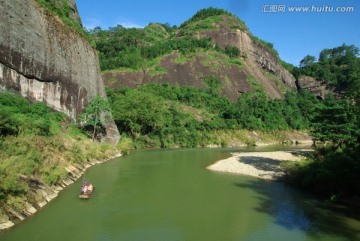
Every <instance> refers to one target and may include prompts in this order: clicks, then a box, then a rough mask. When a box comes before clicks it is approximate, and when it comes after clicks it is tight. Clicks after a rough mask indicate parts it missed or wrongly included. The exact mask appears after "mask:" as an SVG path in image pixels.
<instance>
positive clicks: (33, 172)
mask: <svg viewBox="0 0 360 241" xmlns="http://www.w3.org/2000/svg"><path fill="white" fill-rule="evenodd" d="M0 113H1V115H0V209H2V210H6V209H8V208H12V209H14V210H17V211H22V208H23V207H24V205H25V203H26V202H31V200H38V199H39V197H38V196H37V194H36V192H34V190H33V189H34V185H35V186H36V185H37V184H36V183H40V184H41V185H57V184H59V182H61V180H63V179H64V178H67V177H68V175H69V173H68V171H66V167H68V166H69V165H72V164H77V165H78V164H82V163H83V164H85V163H86V162H88V161H89V160H102V159H105V158H107V157H109V156H111V155H113V154H114V153H115V152H116V151H117V150H116V147H115V146H111V145H107V144H97V143H93V142H92V141H91V140H89V139H88V138H87V136H86V134H85V133H84V132H83V131H82V130H81V129H79V128H77V127H76V126H75V125H74V124H73V123H71V122H70V121H69V120H68V119H67V118H66V117H65V116H64V115H63V114H60V113H58V112H55V111H52V110H51V108H49V107H47V106H46V105H45V104H44V103H30V102H29V101H27V100H26V99H24V98H22V97H21V96H18V95H15V94H13V93H9V92H0ZM40 199H41V198H40Z"/></svg>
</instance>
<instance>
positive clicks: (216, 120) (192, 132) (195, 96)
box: [107, 76, 318, 148]
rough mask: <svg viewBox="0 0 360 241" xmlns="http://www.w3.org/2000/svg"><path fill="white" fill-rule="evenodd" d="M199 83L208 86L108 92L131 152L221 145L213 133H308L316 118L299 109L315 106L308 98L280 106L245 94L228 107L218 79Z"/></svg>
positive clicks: (291, 99)
mask: <svg viewBox="0 0 360 241" xmlns="http://www.w3.org/2000/svg"><path fill="white" fill-rule="evenodd" d="M203 81H204V83H205V85H206V86H207V87H206V88H205V89H203V90H199V89H196V88H195V87H190V86H187V87H179V86H172V85H169V84H147V85H143V86H141V87H138V88H136V89H130V88H125V87H124V88H118V89H107V94H108V97H109V102H110V105H111V108H112V110H113V117H114V120H115V123H116V124H117V126H118V128H119V130H120V132H121V133H123V135H124V136H126V137H128V138H131V139H132V140H133V145H134V147H135V148H139V147H173V146H179V147H198V146H206V145H209V144H219V143H218V141H214V140H215V139H214V135H213V133H215V132H217V133H219V132H224V133H225V132H227V131H229V130H233V131H236V130H242V129H246V130H257V131H263V132H272V131H282V130H304V129H307V128H309V126H310V122H309V121H310V117H311V116H313V115H314V113H313V112H312V111H311V110H312V109H311V107H308V106H301V105H302V104H303V103H306V104H309V103H311V104H312V105H316V104H317V103H318V101H317V100H316V99H315V97H314V96H312V95H311V94H309V93H307V92H301V93H299V94H296V93H288V94H287V95H286V97H285V99H284V100H271V99H268V98H267V97H266V95H265V94H263V93H262V92H257V93H253V94H250V93H249V94H244V95H242V96H241V97H240V98H239V100H238V101H237V102H235V103H232V102H230V101H229V100H228V99H227V98H226V97H224V96H221V95H220V94H219V93H220V90H221V88H222V86H221V82H220V81H219V80H218V79H216V78H215V77H212V76H208V77H205V78H204V80H203ZM313 110H315V109H314V108H313ZM224 136H225V135H224ZM226 142H227V141H226V140H221V143H220V144H221V145H226ZM249 143H250V142H249Z"/></svg>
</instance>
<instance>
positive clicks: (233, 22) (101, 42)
mask: <svg viewBox="0 0 360 241" xmlns="http://www.w3.org/2000/svg"><path fill="white" fill-rule="evenodd" d="M218 24H226V25H227V26H228V27H229V28H230V29H241V30H243V31H248V30H247V28H246V26H245V24H244V23H243V22H242V21H241V20H240V19H238V18H237V17H236V16H234V15H233V14H231V13H229V12H227V11H225V10H222V9H217V8H207V9H203V10H200V11H199V12H198V13H196V14H195V15H194V16H193V17H192V18H191V19H189V20H188V21H186V22H184V23H183V24H182V25H181V26H180V27H176V26H174V27H170V26H169V25H168V24H160V23H151V24H149V25H148V26H146V27H145V28H125V27H123V26H121V25H117V26H115V27H110V28H109V29H108V30H103V29H101V28H100V27H96V28H94V29H91V30H89V31H88V33H89V34H90V35H91V37H92V38H93V39H94V41H95V43H96V47H97V50H98V51H99V57H100V67H101V70H102V71H110V70H123V69H124V68H125V69H128V70H129V71H131V70H149V72H151V73H153V74H161V73H164V72H163V71H159V67H160V66H159V65H160V60H161V59H162V58H163V57H165V56H166V55H168V54H171V53H178V54H179V55H180V57H179V59H181V60H180V62H185V61H186V60H189V59H191V58H192V57H193V56H194V55H195V54H197V53H204V52H206V53H212V52H217V53H219V54H221V55H222V58H221V59H224V61H223V62H224V63H226V64H230V65H241V61H242V59H241V58H243V57H244V56H245V55H244V54H243V53H241V52H240V50H239V49H238V48H237V47H235V46H227V47H225V48H223V49H222V48H220V47H219V46H217V45H215V44H214V41H213V39H211V38H207V37H203V36H201V35H199V33H198V32H199V31H200V32H201V31H206V30H212V29H216V28H217V25H218ZM254 38H255V37H254ZM255 39H256V41H257V42H259V43H260V44H261V45H263V46H265V47H266V48H268V49H270V51H272V52H274V53H276V51H275V50H274V49H273V48H272V45H271V44H270V43H266V42H264V41H261V40H260V39H258V38H255ZM213 55H214V54H213ZM156 68H158V69H156Z"/></svg>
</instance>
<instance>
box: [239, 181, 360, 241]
mask: <svg viewBox="0 0 360 241" xmlns="http://www.w3.org/2000/svg"><path fill="white" fill-rule="evenodd" d="M264 183H266V182H265V181H263V180H253V181H248V182H246V183H235V185H236V186H237V187H240V188H248V189H251V190H254V191H256V193H257V199H258V200H259V202H258V205H257V207H256V208H255V210H256V211H257V212H261V213H266V214H268V215H270V216H271V217H272V218H273V219H274V221H273V223H274V224H276V225H280V226H281V227H284V228H286V229H288V230H294V231H296V230H299V231H302V232H304V233H306V234H307V235H309V236H311V237H313V238H314V239H316V240H330V239H329V238H334V239H336V240H339V239H338V238H341V240H343V238H346V240H349V241H350V240H351V241H354V240H360V227H359V226H358V225H359V221H360V218H359V217H358V216H356V215H354V216H353V217H349V216H345V215H344V214H343V213H341V212H336V211H334V210H333V208H331V207H329V206H327V205H325V204H324V203H323V200H321V201H319V200H316V199H315V198H314V197H311V196H307V197H305V198H304V193H300V192H299V191H297V190H293V189H292V188H291V187H289V186H287V185H285V184H283V183H271V182H270V183H269V184H267V185H266V186H265V185H264ZM269 186H270V187H269ZM326 237H327V238H326Z"/></svg>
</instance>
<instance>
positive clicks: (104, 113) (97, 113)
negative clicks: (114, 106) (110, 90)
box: [79, 95, 111, 141]
mask: <svg viewBox="0 0 360 241" xmlns="http://www.w3.org/2000/svg"><path fill="white" fill-rule="evenodd" d="M110 113H111V109H110V105H109V103H108V102H107V100H106V99H105V98H104V97H102V96H99V95H97V96H94V97H93V98H92V99H91V101H90V103H89V105H88V106H87V107H86V108H85V110H84V112H83V113H82V114H81V115H80V116H79V119H80V121H81V122H82V123H84V124H85V125H89V126H92V127H93V134H92V140H93V141H94V140H95V136H96V132H97V131H98V130H100V128H101V127H102V126H103V125H104V121H106V120H107V119H109V118H110V117H111V114H110Z"/></svg>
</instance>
